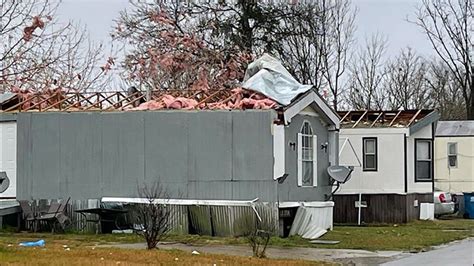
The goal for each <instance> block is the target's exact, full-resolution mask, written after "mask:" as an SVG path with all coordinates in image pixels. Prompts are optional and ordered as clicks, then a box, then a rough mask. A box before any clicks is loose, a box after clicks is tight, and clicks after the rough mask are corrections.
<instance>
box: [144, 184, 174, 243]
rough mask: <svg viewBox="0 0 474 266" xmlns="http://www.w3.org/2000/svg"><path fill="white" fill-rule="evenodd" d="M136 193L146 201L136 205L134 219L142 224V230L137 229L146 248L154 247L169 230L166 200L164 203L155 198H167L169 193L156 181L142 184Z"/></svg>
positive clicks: (169, 214) (168, 208)
mask: <svg viewBox="0 0 474 266" xmlns="http://www.w3.org/2000/svg"><path fill="white" fill-rule="evenodd" d="M138 194H139V196H140V198H143V199H145V201H146V203H141V204H138V205H137V206H136V219H137V222H138V224H140V225H141V226H142V228H141V229H142V230H139V231H138V233H139V234H140V235H141V236H143V238H145V241H146V243H147V248H148V249H154V248H156V246H157V245H158V243H159V242H160V241H161V240H163V239H164V238H165V237H166V236H167V234H168V233H169V231H170V230H171V226H170V219H171V218H170V217H171V211H170V207H169V206H167V205H166V202H165V204H161V203H158V202H156V201H157V200H165V201H166V200H168V199H169V195H168V193H167V192H166V190H165V189H164V188H163V187H162V186H161V185H160V183H158V182H155V183H153V184H151V185H144V186H143V187H141V188H139V189H138Z"/></svg>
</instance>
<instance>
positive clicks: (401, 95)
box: [385, 47, 435, 110]
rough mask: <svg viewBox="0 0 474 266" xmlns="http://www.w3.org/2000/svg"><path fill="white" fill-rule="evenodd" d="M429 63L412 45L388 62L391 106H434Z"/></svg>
mask: <svg viewBox="0 0 474 266" xmlns="http://www.w3.org/2000/svg"><path fill="white" fill-rule="evenodd" d="M428 71H429V65H428V63H427V62H426V61H425V60H424V59H423V58H421V57H420V56H418V55H416V53H415V52H414V51H413V49H411V48H410V47H408V48H406V49H403V50H402V51H401V52H400V54H399V55H398V56H397V57H396V58H395V59H394V60H392V61H389V62H387V65H386V69H385V72H386V73H387V74H386V80H385V88H386V91H387V94H388V96H389V97H388V101H389V103H388V104H389V108H391V109H392V110H397V109H400V108H403V109H404V110H410V109H423V108H425V109H426V108H433V107H434V105H435V99H433V98H431V97H430V96H431V95H430V91H431V89H430V87H429V86H427V82H426V80H427V78H428V77H427V75H428Z"/></svg>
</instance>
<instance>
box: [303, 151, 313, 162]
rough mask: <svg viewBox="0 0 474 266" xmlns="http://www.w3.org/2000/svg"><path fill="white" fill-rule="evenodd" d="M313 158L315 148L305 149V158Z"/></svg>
mask: <svg viewBox="0 0 474 266" xmlns="http://www.w3.org/2000/svg"><path fill="white" fill-rule="evenodd" d="M312 159H313V150H312V149H303V160H312Z"/></svg>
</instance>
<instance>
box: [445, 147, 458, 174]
mask: <svg viewBox="0 0 474 266" xmlns="http://www.w3.org/2000/svg"><path fill="white" fill-rule="evenodd" d="M450 145H454V147H455V153H450V149H449V146H450ZM447 148H448V150H447V152H446V153H447V155H448V168H458V143H457V142H448V147H447ZM451 156H454V157H455V158H456V160H455V165H454V166H451V163H450V160H449V157H451Z"/></svg>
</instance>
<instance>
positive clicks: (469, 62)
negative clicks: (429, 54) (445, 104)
mask: <svg viewBox="0 0 474 266" xmlns="http://www.w3.org/2000/svg"><path fill="white" fill-rule="evenodd" d="M416 16H417V18H416V21H414V23H415V24H416V25H418V26H419V27H420V28H421V29H422V30H423V31H424V32H425V34H426V36H427V37H428V39H429V41H430V42H431V44H432V46H433V49H434V50H435V51H436V54H437V55H438V57H439V58H440V59H441V61H443V62H444V64H445V65H446V66H447V67H448V69H449V71H450V73H451V76H452V77H453V78H454V79H455V80H456V82H457V83H458V84H459V86H460V87H461V89H462V97H463V99H464V102H465V107H466V117H467V118H468V119H474V93H473V92H474V74H473V68H474V64H473V57H474V54H473V52H474V34H473V33H474V26H473V25H474V4H473V0H423V2H422V5H421V6H420V7H419V8H418V11H417V13H416Z"/></svg>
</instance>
